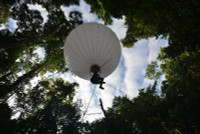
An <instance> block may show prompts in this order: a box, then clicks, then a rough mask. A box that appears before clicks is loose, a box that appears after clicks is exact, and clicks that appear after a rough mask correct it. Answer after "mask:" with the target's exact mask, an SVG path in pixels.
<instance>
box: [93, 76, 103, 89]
mask: <svg viewBox="0 0 200 134" xmlns="http://www.w3.org/2000/svg"><path fill="white" fill-rule="evenodd" d="M103 80H104V78H101V77H100V75H99V74H98V73H94V74H93V76H92V78H91V79H90V81H91V82H92V84H100V86H99V88H101V89H104V88H103V87H102V86H103V84H105V82H104V81H103Z"/></svg>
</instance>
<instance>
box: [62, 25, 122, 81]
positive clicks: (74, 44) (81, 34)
mask: <svg viewBox="0 0 200 134" xmlns="http://www.w3.org/2000/svg"><path fill="white" fill-rule="evenodd" d="M64 57H65V61H66V63H67V65H68V67H69V69H70V70H71V71H72V72H73V73H74V74H75V75H77V76H79V77H80V78H83V79H86V80H89V79H90V78H91V77H92V73H91V70H90V69H91V67H92V66H93V65H98V66H99V67H100V75H101V77H103V78H105V77H107V76H108V75H110V74H111V73H112V72H113V71H114V70H115V68H116V67H117V65H118V64H119V61H120V57H121V46H120V42H119V40H118V38H117V36H116V35H115V33H114V32H113V31H112V30H111V29H109V28H108V27H106V26H104V25H102V24H98V23H86V24H82V25H80V26H78V27H77V28H75V29H74V30H72V32H71V33H70V34H69V35H68V36H67V39H66V41H65V46H64Z"/></svg>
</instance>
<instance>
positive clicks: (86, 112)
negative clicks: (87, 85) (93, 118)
mask: <svg viewBox="0 0 200 134" xmlns="http://www.w3.org/2000/svg"><path fill="white" fill-rule="evenodd" d="M94 93H95V88H93V91H92V94H91V96H90V100H89V102H88V105H87V107H86V110H85V112H84V114H83V118H84V117H85V115H86V113H87V111H88V108H89V106H90V103H91V101H92V98H93V96H94Z"/></svg>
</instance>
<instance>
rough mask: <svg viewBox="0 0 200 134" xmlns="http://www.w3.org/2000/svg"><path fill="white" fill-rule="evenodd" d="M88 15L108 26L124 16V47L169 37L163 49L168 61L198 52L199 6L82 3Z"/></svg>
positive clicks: (113, 0) (119, 0)
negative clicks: (89, 10) (88, 8)
mask: <svg viewBox="0 0 200 134" xmlns="http://www.w3.org/2000/svg"><path fill="white" fill-rule="evenodd" d="M85 1H86V2H87V3H88V4H90V5H91V12H93V13H96V14H97V16H98V17H99V18H101V19H103V20H104V22H105V23H107V24H111V22H112V18H118V19H119V18H122V17H123V16H125V24H126V26H127V33H126V37H125V38H124V39H123V40H122V43H123V45H124V46H125V47H132V46H133V45H134V43H135V42H137V41H138V40H140V39H146V38H149V37H164V38H166V37H168V39H169V46H168V47H167V48H165V51H166V52H167V54H168V57H175V56H177V55H179V54H181V53H182V52H184V51H185V50H187V51H195V50H196V49H197V48H198V49H199V41H200V38H199V34H200V33H199V31H200V30H199V29H200V28H199V25H197V24H198V23H199V22H200V21H199V19H197V18H198V17H197V16H198V15H199V13H200V10H199V9H200V8H199V5H200V2H199V1H197V0H194V1H189V0H186V1H177V0H175V1H170V0H162V1H160V0H157V1H155V0H148V1H146V0H132V1H129V0H101V1H100V0H85Z"/></svg>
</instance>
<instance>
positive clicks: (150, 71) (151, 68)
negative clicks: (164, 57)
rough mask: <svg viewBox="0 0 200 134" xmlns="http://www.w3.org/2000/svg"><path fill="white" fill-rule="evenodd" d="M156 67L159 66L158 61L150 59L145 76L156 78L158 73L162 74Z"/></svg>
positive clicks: (158, 75)
mask: <svg viewBox="0 0 200 134" xmlns="http://www.w3.org/2000/svg"><path fill="white" fill-rule="evenodd" d="M158 67H159V66H158V62H157V61H152V62H151V64H149V65H148V66H147V68H146V73H145V76H146V77H147V78H148V79H151V80H157V79H158V78H159V77H160V75H161V74H162V72H161V71H160V70H159V68H158Z"/></svg>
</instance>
